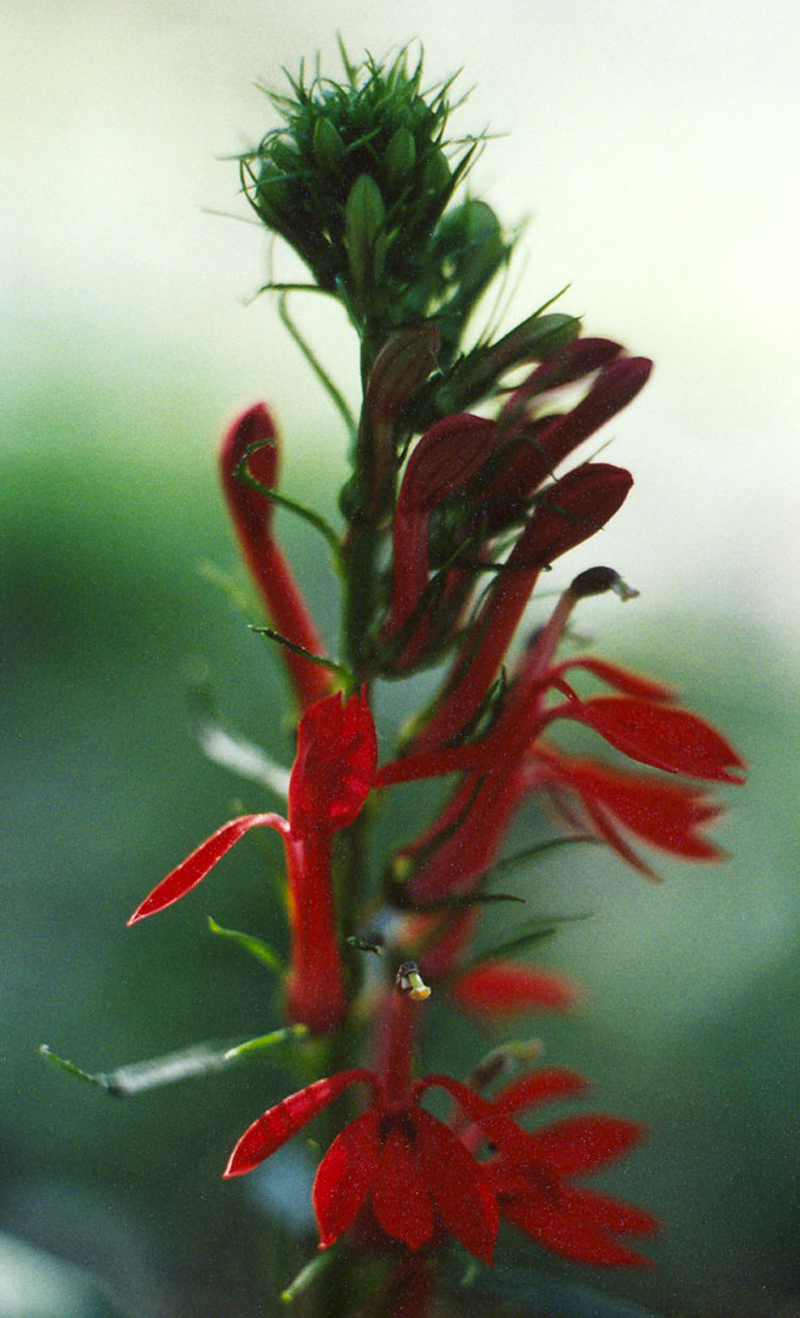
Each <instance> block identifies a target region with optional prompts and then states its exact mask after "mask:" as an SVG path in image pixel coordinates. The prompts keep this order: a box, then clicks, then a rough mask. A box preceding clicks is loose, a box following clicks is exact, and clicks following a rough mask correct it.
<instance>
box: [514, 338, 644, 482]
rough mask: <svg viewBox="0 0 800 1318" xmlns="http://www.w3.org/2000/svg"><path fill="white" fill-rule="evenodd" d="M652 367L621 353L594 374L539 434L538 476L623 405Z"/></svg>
mask: <svg viewBox="0 0 800 1318" xmlns="http://www.w3.org/2000/svg"><path fill="white" fill-rule="evenodd" d="M652 369H653V363H652V362H651V361H649V360H648V358H647V357H625V358H623V359H622V360H621V361H616V362H612V364H611V365H610V366H609V367H607V369H606V370H604V371H603V372H602V373H601V375H600V376H598V378H597V380H596V381H595V383H594V385H593V386H592V388H591V389H590V390H589V392H588V394H587V395H586V397H585V398H583V399H582V400H581V402H580V403H578V405H577V406H576V407H573V409H572V411H571V412H567V414H566V416H563V417H561V418H559V419H558V420H556V421H554V422H553V424H552V426H550V427H549V428H548V429H547V430H546V431H545V432H544V433H543V434H541V435H540V436H539V443H540V445H541V450H542V452H543V458H544V462H545V470H544V471H543V473H542V477H544V476H545V475H546V474H547V472H548V471H552V470H553V468H554V467H555V466H557V465H558V463H559V462H561V461H562V460H563V459H564V458H565V457H566V456H567V454H568V453H571V452H572V450H573V449H574V448H576V447H577V445H578V444H582V443H583V441H584V440H585V439H588V438H589V436H590V435H593V434H594V433H595V431H596V430H599V429H600V427H601V426H603V425H605V423H606V422H607V421H609V420H610V419H611V417H612V416H616V415H617V413H618V412H621V411H622V409H623V408H624V407H627V405H628V403H630V402H631V400H632V399H633V398H635V397H636V395H637V394H638V392H639V390H640V389H641V388H643V386H644V385H645V384H646V383H647V380H648V377H649V375H650V372H651V370H652Z"/></svg>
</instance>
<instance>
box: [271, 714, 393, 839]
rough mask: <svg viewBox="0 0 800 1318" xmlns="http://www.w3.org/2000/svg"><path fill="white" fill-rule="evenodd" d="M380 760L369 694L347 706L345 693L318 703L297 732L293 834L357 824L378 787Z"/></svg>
mask: <svg viewBox="0 0 800 1318" xmlns="http://www.w3.org/2000/svg"><path fill="white" fill-rule="evenodd" d="M377 761H378V744H377V740H376V736H375V724H374V722H373V719H372V714H371V713H370V708H369V702H368V700H367V696H366V691H357V692H356V693H355V694H354V695H352V696H351V697H350V699H349V700H348V701H347V703H346V704H345V703H343V700H342V694H341V692H340V691H337V692H336V693H335V694H334V695H332V696H327V697H326V698H325V699H324V700H318V701H317V702H316V704H314V705H312V706H311V707H310V708H309V709H307V710H306V712H305V714H304V715H303V717H302V719H301V720H300V726H299V727H298V729H297V755H296V757H295V762H294V765H293V766H292V775H291V779H290V781H289V819H290V821H291V825H292V829H293V830H294V831H295V832H296V833H304V832H307V831H309V830H312V829H323V830H329V831H331V832H333V831H334V830H336V829H339V828H343V827H344V826H345V825H346V824H351V823H352V822H353V820H354V819H355V817H356V815H357V814H358V812H359V810H360V809H361V807H362V805H363V804H364V801H365V800H366V797H367V795H368V793H369V791H370V789H371V787H372V786H373V783H374V781H375V771H376V768H377Z"/></svg>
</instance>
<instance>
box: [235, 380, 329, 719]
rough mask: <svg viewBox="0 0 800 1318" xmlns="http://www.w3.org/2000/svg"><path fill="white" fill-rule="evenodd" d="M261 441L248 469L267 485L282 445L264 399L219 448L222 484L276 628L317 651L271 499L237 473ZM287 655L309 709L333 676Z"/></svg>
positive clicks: (300, 697)
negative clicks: (277, 537)
mask: <svg viewBox="0 0 800 1318" xmlns="http://www.w3.org/2000/svg"><path fill="white" fill-rule="evenodd" d="M257 443H260V444H262V445H263V447H262V448H259V449H257V450H255V451H254V452H253V453H251V454H250V457H249V458H248V459H247V471H248V472H249V474H250V475H251V476H252V477H253V479H254V480H256V481H257V482H258V484H259V485H261V486H263V487H264V488H265V489H269V490H271V489H273V488H274V487H275V485H276V484H277V480H278V444H277V437H276V432H275V426H274V424H273V421H272V417H271V416H270V415H269V413H268V411H267V409H266V408H265V407H264V404H263V403H256V405H255V407H251V408H250V409H249V410H248V411H247V412H243V413H242V415H241V416H240V417H237V419H236V420H235V421H234V422H233V424H232V425H231V426H230V428H229V429H228V431H227V432H226V434H225V436H224V438H223V441H222V448H221V450H220V474H221V476H222V488H223V490H224V492H225V498H226V500H227V503H228V508H229V510H230V513H231V516H232V518H233V524H234V526H235V528H236V535H237V537H238V540H239V544H240V545H241V548H242V553H243V554H244V557H245V559H246V561H247V564H248V567H249V568H250V571H251V572H252V574H253V579H254V581H255V583H256V585H257V587H258V590H259V593H260V595H261V597H262V599H263V601H264V604H265V605H266V609H267V613H268V615H269V617H270V619H271V621H272V624H273V626H274V627H275V628H276V629H277V630H278V631H279V632H280V633H281V635H282V636H285V637H286V639H287V640H289V641H293V642H294V643H295V644H296V645H301V646H302V647H303V649H304V650H309V651H310V652H311V653H312V654H319V655H322V654H324V653H325V647H324V646H323V644H322V641H321V639H320V636H319V633H318V631H317V629H316V626H315V625H314V620H313V618H312V617H311V614H310V613H309V611H308V607H307V605H306V603H305V600H304V599H303V596H302V595H301V593H300V590H299V588H298V586H297V582H296V581H295V579H294V575H293V574H292V570H291V568H290V567H289V564H288V563H287V561H286V558H285V557H284V554H283V552H282V550H281V549H280V547H279V546H278V544H277V543H276V541H275V539H274V537H273V533H272V522H273V514H274V505H273V502H272V500H271V499H270V498H269V497H268V496H267V495H264V494H261V493H259V491H258V490H256V489H253V487H252V486H250V485H247V484H245V482H244V481H242V480H241V479H240V478H239V477H237V476H236V471H237V468H238V467H239V464H240V463H241V461H242V459H243V458H244V455H245V453H246V452H247V449H248V448H249V447H250V445H251V444H257ZM283 658H284V662H285V664H286V668H287V671H288V673H289V677H290V679H291V682H292V686H293V687H294V691H295V695H296V696H297V700H298V703H299V705H300V707H301V709H307V708H308V706H309V705H311V704H313V703H314V701H315V700H320V699H321V698H322V697H323V696H325V695H327V694H328V693H329V691H330V689H331V675H330V673H329V672H327V671H326V670H325V669H324V668H323V667H322V666H321V665H320V664H315V663H313V662H312V661H311V660H310V659H305V658H303V656H302V655H299V654H295V653H293V652H292V651H291V650H286V649H284V650H283Z"/></svg>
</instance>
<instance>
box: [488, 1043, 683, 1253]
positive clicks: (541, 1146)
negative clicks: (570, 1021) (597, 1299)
mask: <svg viewBox="0 0 800 1318" xmlns="http://www.w3.org/2000/svg"><path fill="white" fill-rule="evenodd" d="M570 1078H572V1082H573V1083H572V1087H571V1088H570ZM579 1080H580V1077H575V1076H573V1073H572V1072H564V1071H560V1070H557V1069H554V1070H552V1071H544V1070H542V1071H539V1072H534V1073H532V1074H531V1075H528V1076H522V1077H521V1078H520V1079H518V1080H515V1081H512V1082H511V1084H510V1085H507V1086H506V1087H505V1088H504V1089H503V1090H502V1091H501V1092H500V1093H499V1094H497V1095H496V1096H495V1098H494V1099H493V1105H494V1107H495V1109H496V1110H497V1111H499V1112H503V1113H507V1114H508V1113H512V1112H519V1111H522V1110H524V1109H527V1108H529V1107H531V1106H533V1105H534V1104H538V1103H541V1102H546V1101H548V1100H550V1099H553V1098H561V1097H564V1096H565V1095H566V1094H568V1093H570V1092H571V1093H575V1092H579V1091H580V1085H579V1084H576V1083H575V1082H577V1081H579ZM642 1134H643V1131H642V1127H641V1126H639V1125H637V1124H636V1123H635V1122H632V1121H625V1120H622V1119H621V1118H619V1117H612V1116H606V1115H605V1114H603V1113H593V1114H590V1115H586V1116H576V1117H567V1118H565V1119H564V1120H562V1121H557V1122H554V1123H553V1124H551V1125H549V1126H544V1127H541V1128H540V1129H538V1130H535V1131H532V1132H531V1139H532V1141H533V1143H534V1145H535V1147H536V1159H535V1161H534V1162H532V1163H530V1164H528V1165H527V1166H525V1165H520V1164H519V1163H514V1162H513V1161H512V1160H511V1159H509V1158H508V1157H507V1156H506V1154H505V1153H504V1152H503V1151H502V1150H498V1152H497V1154H496V1155H494V1156H493V1157H492V1158H491V1159H490V1160H489V1161H488V1162H485V1163H482V1164H481V1166H482V1167H483V1168H484V1170H485V1171H486V1174H487V1175H488V1177H489V1181H490V1183H491V1186H492V1189H493V1190H494V1193H495V1196H496V1199H497V1206H498V1210H499V1212H500V1215H501V1217H503V1218H505V1219H506V1220H507V1221H509V1222H511V1223H512V1224H513V1225H514V1226H516V1227H518V1228H519V1229H520V1230H521V1231H523V1232H525V1234H526V1235H528V1236H530V1237H531V1239H533V1240H535V1241H537V1243H539V1244H541V1245H544V1246H545V1247H546V1248H547V1249H551V1250H554V1251H555V1252H556V1253H558V1254H561V1255H563V1256H564V1257H565V1258H570V1259H574V1260H575V1261H576V1262H579V1263H586V1264H592V1265H594V1266H608V1267H649V1266H651V1263H652V1260H651V1259H649V1258H647V1256H646V1255H644V1254H640V1253H639V1252H638V1250H633V1249H631V1248H630V1247H629V1246H628V1245H625V1244H621V1243H620V1242H619V1241H618V1240H615V1239H614V1237H615V1236H652V1235H655V1234H656V1233H657V1232H658V1230H659V1222H658V1219H657V1218H656V1217H654V1216H653V1214H652V1213H649V1212H648V1211H647V1210H646V1209H643V1208H636V1207H634V1206H633V1205H632V1204H627V1203H625V1202H623V1201H622V1200H621V1199H616V1198H614V1197H612V1196H611V1195H606V1194H601V1193H599V1192H598V1191H597V1190H587V1189H585V1188H584V1187H583V1186H575V1185H572V1184H570V1182H571V1180H572V1178H573V1177H575V1176H583V1175H586V1174H587V1173H589V1172H593V1171H596V1170H597V1169H598V1168H600V1167H603V1166H605V1165H606V1164H607V1163H608V1162H611V1161H612V1160H614V1159H616V1158H619V1157H621V1156H622V1155H623V1154H625V1153H627V1152H628V1150H629V1149H630V1148H632V1147H633V1146H634V1145H635V1144H637V1143H638V1142H639V1141H640V1140H641V1138H642Z"/></svg>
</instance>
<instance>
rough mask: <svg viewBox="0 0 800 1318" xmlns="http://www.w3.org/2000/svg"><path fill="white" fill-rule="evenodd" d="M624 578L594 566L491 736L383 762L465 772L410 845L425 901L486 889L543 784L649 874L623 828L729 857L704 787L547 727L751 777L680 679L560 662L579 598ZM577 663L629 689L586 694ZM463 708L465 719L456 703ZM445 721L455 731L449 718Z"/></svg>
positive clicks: (439, 967) (691, 852) (660, 761)
mask: <svg viewBox="0 0 800 1318" xmlns="http://www.w3.org/2000/svg"><path fill="white" fill-rule="evenodd" d="M616 581H617V578H616V574H615V573H613V572H611V571H610V570H609V569H593V570H592V571H590V572H588V573H583V574H581V576H580V577H578V578H576V580H575V582H574V583H573V586H572V587H570V589H569V590H568V591H566V592H565V593H564V595H563V596H562V598H561V600H560V601H559V603H558V605H557V606H556V608H555V610H554V612H553V614H552V617H551V619H550V621H549V622H548V623H547V625H546V626H545V627H544V628H543V629H542V631H541V632H540V633H539V634H538V636H537V637H536V640H535V642H534V643H533V644H532V645H531V646H530V647H529V649H528V651H527V653H526V654H525V655H524V656H523V658H522V660H521V662H520V663H519V664H518V665H517V669H516V672H515V673H514V675H513V677H512V680H511V682H510V683H509V686H508V689H507V691H506V693H505V698H504V701H503V704H502V705H501V707H500V710H499V712H498V713H497V714H496V716H495V719H494V722H493V724H492V725H491V726H490V729H489V731H488V732H487V733H486V735H485V736H484V737H483V738H482V739H481V740H478V741H475V742H465V743H463V744H461V745H459V746H452V747H445V748H444V749H438V750H437V749H423V750H421V751H420V750H416V749H415V751H414V753H412V754H411V755H409V756H407V757H406V758H405V759H400V760H397V761H394V762H392V763H390V764H387V765H385V766H383V768H382V769H381V770H380V772H379V775H378V777H379V782H380V783H381V784H382V785H388V784H390V783H393V782H401V781H406V780H409V779H412V778H415V777H418V776H420V775H421V774H422V773H423V772H424V773H435V772H439V773H444V772H447V771H448V769H449V770H450V771H453V772H455V771H459V770H463V771H465V772H464V777H463V779H462V781H461V782H460V783H459V784H458V786H457V787H456V788H455V790H454V792H453V794H452V796H451V798H450V800H449V802H448V803H447V804H446V805H445V807H444V809H443V810H442V812H441V813H440V815H439V816H438V818H437V819H436V820H435V821H434V822H433V824H432V825H430V826H429V827H428V828H427V829H426V830H425V831H424V832H423V833H422V834H421V835H420V836H419V837H417V838H416V839H414V840H413V841H412V842H410V843H408V844H406V846H405V847H404V848H403V850H402V851H401V853H400V855H401V856H402V857H403V859H404V860H405V861H406V862H408V861H409V860H410V861H411V862H412V871H411V875H410V877H409V879H408V880H407V883H406V892H407V895H408V896H409V897H410V898H411V899H412V901H414V902H415V903H418V905H419V907H420V908H422V909H424V908H425V906H427V905H430V904H431V903H436V902H440V901H442V900H443V899H445V898H447V897H448V896H449V895H451V894H453V893H466V892H469V890H470V889H471V888H472V887H474V885H475V884H476V883H477V882H478V880H479V879H481V877H482V876H483V875H485V874H486V873H487V871H488V870H490V869H491V867H492V865H493V864H494V863H495V860H496V858H497V855H498V853H499V850H500V847H501V845H502V841H503V838H504V835H505V833H506V831H507V829H508V827H509V825H510V823H511V820H512V817H513V815H514V813H515V811H516V809H517V807H518V806H519V804H520V803H521V801H522V800H523V799H524V797H525V796H526V795H529V794H530V793H532V792H534V791H537V790H540V791H546V792H548V793H549V794H550V795H551V796H552V797H554V799H555V802H556V804H557V805H558V806H559V807H560V808H561V809H562V811H563V813H564V815H565V817H566V819H567V820H568V822H569V823H570V825H572V826H575V825H582V826H583V827H584V828H588V829H589V830H590V831H591V832H593V833H595V834H596V835H597V836H599V837H600V838H601V839H602V840H603V841H605V842H607V843H608V844H609V845H610V846H612V847H613V848H614V850H616V851H617V852H618V854H619V855H621V856H622V857H623V859H625V860H626V861H627V862H628V863H629V864H631V865H633V866H634V867H635V868H637V869H639V870H640V871H641V872H642V873H645V874H648V875H650V874H651V873H652V872H651V870H650V869H649V867H648V866H647V865H646V864H645V862H644V861H642V860H641V859H640V857H639V856H638V855H637V854H636V853H635V852H634V851H633V850H632V849H631V848H630V846H629V845H628V843H627V841H626V840H625V837H624V835H623V833H622V832H621V831H620V827H619V826H620V825H621V826H622V828H623V829H627V830H630V831H631V832H633V833H635V834H637V836H639V837H641V838H643V839H644V840H645V841H646V842H648V843H650V844H651V845H653V846H656V847H659V848H660V849H661V850H665V851H668V852H671V853H673V854H675V855H678V856H682V857H684V858H685V859H689V860H698V861H709V860H715V859H717V858H718V857H719V855H720V854H721V853H720V852H719V849H718V848H717V847H716V846H715V845H714V844H713V843H712V842H710V841H709V840H708V839H707V838H706V837H704V836H703V834H702V832H701V829H702V828H703V827H704V826H705V825H707V824H709V823H711V822H712V821H713V820H714V819H715V818H716V817H717V816H718V814H719V810H718V807H717V806H716V805H714V804H713V803H712V802H711V801H709V800H708V798H707V796H706V793H705V791H704V790H703V789H702V788H700V787H698V786H694V785H689V784H683V783H669V782H667V783H665V782H661V781H659V780H658V779H657V778H655V777H653V776H649V775H643V774H640V775H634V774H630V773H624V772H622V771H620V770H617V769H612V768H610V767H609V766H605V765H602V764H600V763H596V762H595V761H593V760H589V759H579V758H575V757H570V756H567V755H565V754H563V753H562V752H560V751H558V750H557V748H556V747H555V746H553V745H551V744H550V743H549V742H548V741H547V740H546V739H545V736H544V735H543V734H545V733H546V731H547V730H548V729H549V726H550V724H552V723H555V721H556V720H557V719H560V718H569V719H572V720H575V721H578V722H582V723H584V724H586V725H587V726H588V727H590V728H591V729H593V730H594V731H595V732H597V733H598V734H600V735H601V736H603V737H604V739H605V740H606V741H608V742H609V743H610V744H611V745H612V746H614V747H615V748H616V749H618V750H620V751H622V752H623V753H625V754H627V755H628V756H629V757H630V758H632V759H635V760H638V761H640V762H643V763H645V764H648V765H651V766H653V767H655V768H658V769H661V770H663V771H666V772H668V773H672V774H687V775H691V776H693V777H695V778H699V779H702V780H705V781H707V782H733V783H739V782H741V781H742V776H741V772H740V771H741V770H742V769H743V767H744V766H743V762H742V760H741V759H740V757H739V756H738V755H737V753H736V751H735V750H734V749H733V747H732V746H731V745H730V743H729V742H728V741H727V740H726V739H725V738H724V737H722V736H721V734H720V733H718V732H717V731H716V729H714V728H712V727H711V726H710V724H708V723H706V722H705V721H704V720H703V719H701V718H699V717H698V716H697V715H696V714H693V713H690V712H689V711H688V710H685V709H680V708H678V707H676V706H675V704H674V699H675V697H674V693H673V692H672V691H671V690H670V689H669V688H668V687H665V686H664V685H663V684H661V683H659V682H656V681H654V680H653V679H652V678H648V677H644V676H642V675H641V674H638V673H632V672H630V671H629V670H627V669H624V668H620V667H619V666H618V665H616V664H613V663H610V662H608V661H607V660H600V659H595V658H593V657H592V656H585V657H581V658H576V659H571V660H567V661H565V662H562V663H556V662H555V661H554V656H555V652H556V649H557V647H558V643H559V641H560V639H561V636H562V634H563V631H564V627H565V625H566V623H567V621H568V619H569V616H570V614H571V612H572V609H573V608H574V606H575V604H576V602H577V600H578V599H579V598H581V596H582V595H583V594H586V593H594V592H595V591H596V590H597V589H600V588H603V589H604V588H606V587H607V586H608V585H614V584H615V582H616ZM572 670H582V671H585V672H587V673H589V674H591V675H592V676H593V677H594V678H596V679H598V680H599V681H602V682H604V683H606V684H607V685H609V686H611V687H614V688H616V690H617V692H619V694H617V695H606V696H593V697H591V698H589V699H583V700H582V699H580V698H579V697H578V696H577V694H576V692H575V691H574V689H573V687H572V686H571V685H570V684H569V683H568V682H567V675H568V674H570V673H571V671H572ZM469 680H470V676H469V672H468V671H466V670H465V681H464V683H462V684H461V687H460V688H457V689H462V690H463V689H464V686H465V685H466V683H467V682H469ZM554 691H555V692H557V693H560V694H561V695H562V696H564V697H565V698H564V699H562V700H560V701H558V702H557V703H556V704H552V703H551V696H552V693H553V692H554ZM453 717H454V719H457V718H458V710H457V708H456V706H455V705H454V706H453ZM437 718H438V715H437V714H435V715H434V716H433V719H432V720H431V722H430V723H429V724H428V726H427V728H426V729H425V731H424V733H423V738H422V740H423V742H427V741H428V739H429V735H430V733H431V729H432V728H434V729H435V728H436V726H437ZM438 726H439V728H440V730H441V729H442V728H443V724H442V723H441V722H440V723H439V724H438ZM570 796H571V797H573V798H577V800H578V802H579V805H580V807H581V811H582V819H580V820H579V819H577V818H576V814H575V810H574V809H571V808H570V806H569V800H568V797H570ZM474 919H475V916H474V913H472V912H468V913H466V914H462V915H459V916H458V917H457V918H456V919H455V920H454V921H453V922H451V924H450V925H449V926H448V927H447V928H446V929H445V930H444V932H443V933H442V935H441V936H440V937H439V938H437V939H436V940H435V941H434V942H433V944H432V945H431V946H429V947H428V949H427V950H426V953H425V957H424V968H425V970H426V972H427V973H428V974H430V975H432V976H437V975H439V974H442V973H444V972H445V971H447V970H449V969H451V968H452V966H453V965H454V964H455V961H456V959H457V957H458V955H459V954H460V952H461V951H462V950H463V946H464V943H465V941H466V939H467V938H468V937H469V935H470V933H471V931H472V926H473V924H474Z"/></svg>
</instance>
